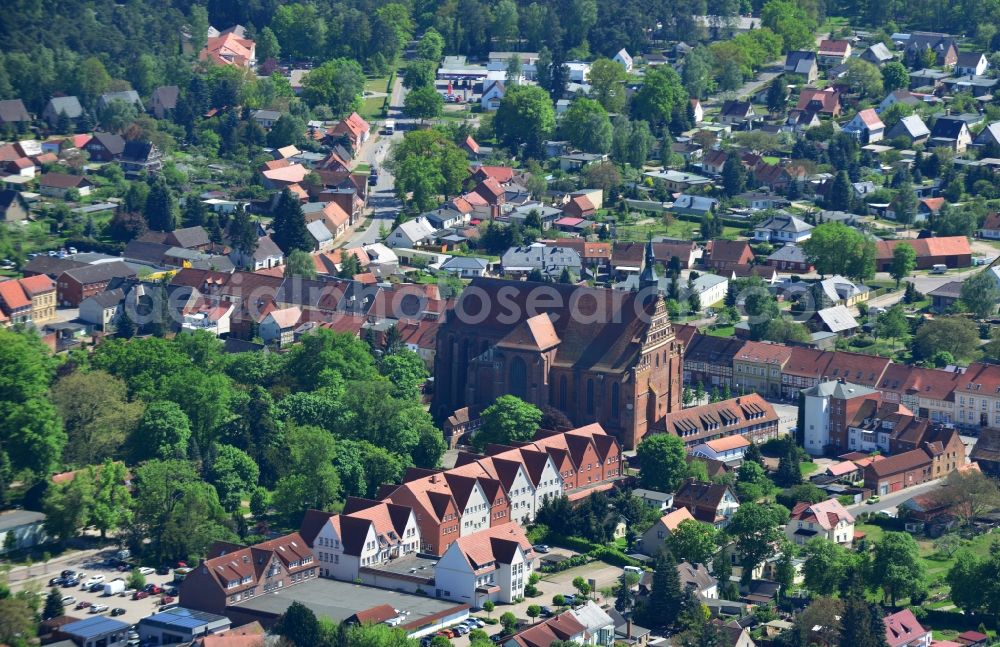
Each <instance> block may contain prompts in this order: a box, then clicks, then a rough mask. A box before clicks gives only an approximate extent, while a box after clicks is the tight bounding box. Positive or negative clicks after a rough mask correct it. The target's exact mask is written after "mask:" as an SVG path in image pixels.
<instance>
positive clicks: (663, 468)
mask: <svg viewBox="0 0 1000 647" xmlns="http://www.w3.org/2000/svg"><path fill="white" fill-rule="evenodd" d="M636 457H637V458H638V459H639V464H640V466H641V468H640V471H639V482H640V483H642V486H643V487H645V488H649V489H651V490H663V491H666V492H675V491H676V490H677V488H678V487H680V485H681V483H682V482H683V481H684V479H685V478H686V477H687V473H688V469H687V452H686V451H685V449H684V442H683V441H682V440H681V439H680V438H678V437H677V436H673V435H671V434H652V435H648V436H646V437H645V438H644V439H643V440H642V442H641V443H639V447H638V448H637V449H636Z"/></svg>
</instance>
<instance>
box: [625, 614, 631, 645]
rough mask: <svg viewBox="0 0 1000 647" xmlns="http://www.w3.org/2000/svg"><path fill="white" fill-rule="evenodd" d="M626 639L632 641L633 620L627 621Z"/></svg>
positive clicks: (627, 619)
mask: <svg viewBox="0 0 1000 647" xmlns="http://www.w3.org/2000/svg"><path fill="white" fill-rule="evenodd" d="M625 637H626V638H628V639H629V640H631V639H632V618H626V619H625Z"/></svg>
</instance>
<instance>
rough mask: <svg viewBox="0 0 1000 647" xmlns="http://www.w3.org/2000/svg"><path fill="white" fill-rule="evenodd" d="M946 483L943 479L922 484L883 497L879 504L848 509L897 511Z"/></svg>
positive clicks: (867, 504)
mask: <svg viewBox="0 0 1000 647" xmlns="http://www.w3.org/2000/svg"><path fill="white" fill-rule="evenodd" d="M943 482H944V481H943V480H942V479H936V480H934V481H928V482H927V483H921V484H920V485H914V486H913V487H909V488H906V489H905V490H900V491H899V492H895V493H893V494H886V495H884V496H882V497H881V500H880V501H879V502H878V503H874V504H869V503H856V504H854V505H849V506H847V509H848V510H850V511H851V512H855V513H857V512H883V511H889V510H893V511H894V510H895V509H896V506H898V505H899V504H900V503H902V502H903V501H906V500H907V499H909V498H910V497H914V496H917V495H918V494H926V493H927V492H930V491H931V490H934V489H935V488H938V487H941V485H942V483H943Z"/></svg>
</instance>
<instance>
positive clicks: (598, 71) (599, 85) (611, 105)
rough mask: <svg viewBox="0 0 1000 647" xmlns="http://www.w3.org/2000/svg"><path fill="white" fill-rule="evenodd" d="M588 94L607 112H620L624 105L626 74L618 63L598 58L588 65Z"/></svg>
mask: <svg viewBox="0 0 1000 647" xmlns="http://www.w3.org/2000/svg"><path fill="white" fill-rule="evenodd" d="M589 78H590V85H591V87H592V88H593V89H592V90H591V93H590V96H591V97H592V98H593V99H594V100H596V101H597V102H598V103H600V104H601V105H602V106H604V109H605V110H607V111H608V112H621V110H622V109H623V108H624V107H625V80H626V79H627V78H628V74H627V73H626V72H625V68H624V67H622V66H621V64H620V63H618V62H616V61H612V60H611V59H608V58H599V59H597V60H596V61H594V62H593V63H592V64H591V66H590V77H589Z"/></svg>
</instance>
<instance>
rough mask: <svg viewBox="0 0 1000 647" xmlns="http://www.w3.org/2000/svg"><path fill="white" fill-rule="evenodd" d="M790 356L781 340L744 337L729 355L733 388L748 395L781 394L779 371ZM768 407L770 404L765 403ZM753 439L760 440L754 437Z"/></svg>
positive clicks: (790, 353) (775, 396) (780, 371)
mask: <svg viewBox="0 0 1000 647" xmlns="http://www.w3.org/2000/svg"><path fill="white" fill-rule="evenodd" d="M791 357H792V349H791V347H789V346H785V345H783V344H772V343H768V342H758V341H747V342H745V343H744V344H743V346H742V347H741V348H740V349H739V351H737V353H736V354H735V355H734V356H733V358H732V363H733V388H734V389H736V390H737V391H739V392H741V393H742V392H749V393H750V395H749V396H745V397H753V396H754V394H761V395H763V396H765V397H771V398H777V397H781V375H782V371H783V370H784V368H785V365H786V364H788V361H789V360H790V359H791ZM767 407H770V405H767ZM754 442H760V441H758V440H757V439H754Z"/></svg>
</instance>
